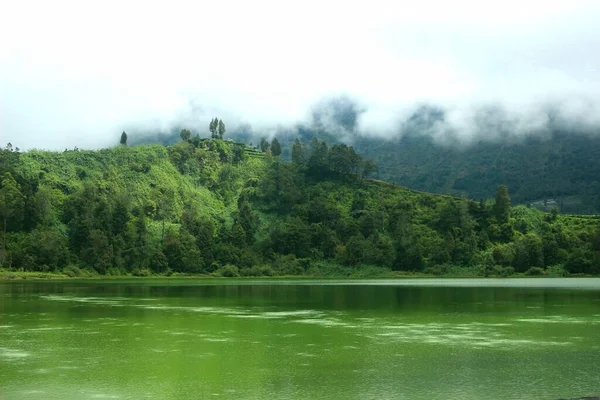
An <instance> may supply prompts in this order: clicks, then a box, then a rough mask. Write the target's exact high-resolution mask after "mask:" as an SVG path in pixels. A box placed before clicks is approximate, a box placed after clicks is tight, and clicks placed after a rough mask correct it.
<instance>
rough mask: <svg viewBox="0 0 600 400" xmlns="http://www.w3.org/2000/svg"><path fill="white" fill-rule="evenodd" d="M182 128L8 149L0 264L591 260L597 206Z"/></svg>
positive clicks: (105, 270) (597, 259)
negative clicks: (584, 211) (476, 189)
mask: <svg viewBox="0 0 600 400" xmlns="http://www.w3.org/2000/svg"><path fill="white" fill-rule="evenodd" d="M221 136H222V135H221ZM181 138H182V140H180V142H179V143H177V144H174V145H169V146H163V145H140V146H127V145H125V143H126V142H127V137H126V135H123V137H122V142H123V143H124V144H123V145H121V146H118V147H114V148H110V149H103V150H98V151H80V150H74V151H65V152H46V151H28V152H24V153H19V152H18V151H15V150H13V149H12V148H10V147H8V148H6V149H4V150H2V151H1V153H0V177H1V178H0V179H1V181H0V188H1V189H0V219H1V221H2V232H1V237H0V268H3V269H9V270H10V269H23V270H28V271H29V270H31V271H57V272H60V271H63V272H65V273H67V274H69V275H72V276H79V275H89V274H96V273H99V274H119V275H122V274H130V273H131V274H134V275H148V274H151V273H158V274H170V273H212V274H216V275H221V276H236V275H244V276H248V275H273V274H278V275H298V274H301V275H313V276H333V275H349V274H355V275H356V274H370V275H374V274H386V273H389V271H392V270H401V271H419V272H429V273H434V274H454V275H482V276H488V275H499V276H506V275H509V274H511V273H513V272H520V273H527V274H549V275H564V274H568V273H571V274H577V273H587V274H596V273H599V272H600V255H599V250H600V234H599V232H598V227H599V225H598V220H596V219H592V218H576V217H569V216H563V215H560V214H556V213H551V214H544V213H542V212H540V211H537V210H534V209H530V208H527V207H524V206H516V207H511V202H510V198H509V192H508V190H506V188H505V187H502V186H501V187H500V188H499V189H498V192H497V194H496V198H495V200H490V201H487V202H474V201H469V200H464V199H456V198H453V197H449V196H442V195H432V194H427V193H419V192H415V191H412V190H408V189H403V188H400V187H396V186H394V185H390V184H386V183H380V182H377V181H372V180H370V179H369V178H368V177H369V175H370V174H371V173H372V172H373V170H374V165H373V163H371V162H369V161H368V160H364V159H362V158H361V157H360V156H359V155H358V154H357V153H356V152H354V149H353V148H351V147H348V146H346V145H339V144H338V145H332V146H329V145H327V144H326V143H325V142H322V141H318V140H313V141H312V143H311V144H310V145H309V146H303V145H302V144H301V143H300V142H299V141H298V142H296V143H295V144H294V146H293V147H292V148H289V147H287V148H286V147H285V146H284V148H283V149H280V148H279V149H278V147H281V146H279V144H278V143H273V142H271V143H267V144H268V145H269V146H266V145H265V146H264V148H265V150H266V153H263V152H261V151H258V150H256V149H254V148H250V147H247V146H245V145H243V144H237V143H234V142H232V141H227V140H222V139H220V138H213V139H200V138H199V137H197V136H195V137H191V135H190V134H189V131H186V132H182V135H181ZM263 144H265V143H263ZM280 152H281V153H283V152H287V153H288V154H290V156H291V158H292V161H290V162H286V161H282V160H281V159H280V157H281V156H279V154H280ZM509 189H510V187H509Z"/></svg>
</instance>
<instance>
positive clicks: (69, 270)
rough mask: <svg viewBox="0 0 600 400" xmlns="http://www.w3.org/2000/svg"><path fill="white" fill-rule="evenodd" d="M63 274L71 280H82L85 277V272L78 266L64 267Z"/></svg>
mask: <svg viewBox="0 0 600 400" xmlns="http://www.w3.org/2000/svg"><path fill="white" fill-rule="evenodd" d="M62 272H63V274H65V275H66V276H68V277H69V278H80V277H83V276H84V272H83V271H82V270H81V269H80V268H79V267H78V266H76V265H72V264H70V265H67V266H66V267H64V268H63V271H62ZM85 275H87V274H85Z"/></svg>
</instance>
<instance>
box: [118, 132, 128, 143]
mask: <svg viewBox="0 0 600 400" xmlns="http://www.w3.org/2000/svg"><path fill="white" fill-rule="evenodd" d="M119 143H121V144H122V145H123V146H127V134H126V133H125V131H123V133H121V140H120V141H119Z"/></svg>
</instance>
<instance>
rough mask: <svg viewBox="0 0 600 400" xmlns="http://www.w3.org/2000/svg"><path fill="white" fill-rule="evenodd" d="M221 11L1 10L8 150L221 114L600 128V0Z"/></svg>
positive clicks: (97, 139)
mask: <svg viewBox="0 0 600 400" xmlns="http://www.w3.org/2000/svg"><path fill="white" fill-rule="evenodd" d="M213 3H214V4H209V3H207V2H192V1H189V2H188V1H173V2H168V3H162V4H161V3H156V2H155V3H152V2H151V3H148V2H142V1H107V2H103V3H101V4H100V3H98V5H91V4H90V3H85V2H83V3H82V2H77V1H68V0H57V1H55V2H52V3H46V2H41V1H39V2H38V1H26V0H25V1H20V2H12V3H11V4H6V5H3V6H2V10H1V12H0V15H1V16H0V35H1V36H2V37H3V38H9V39H10V40H4V41H2V42H1V43H0V143H2V144H3V143H6V142H12V143H13V144H15V145H17V146H20V147H22V148H51V149H62V148H65V147H70V148H71V147H73V146H78V147H88V148H97V147H102V146H107V145H112V144H115V143H117V142H118V138H119V135H120V132H121V131H122V130H126V131H128V132H136V134H137V132H139V134H142V133H143V132H156V131H169V130H170V129H171V128H173V127H175V126H187V127H190V128H192V129H194V130H196V131H197V132H198V133H203V134H206V133H207V127H208V122H209V121H210V120H211V119H212V118H213V117H219V118H222V119H224V120H225V121H226V123H227V125H228V128H229V129H234V128H236V127H244V126H245V127H248V126H251V129H252V131H253V132H260V134H261V135H263V134H264V135H267V136H268V135H273V134H274V133H275V132H277V130H278V129H281V127H292V126H295V125H297V124H318V125H320V126H322V127H323V129H327V130H330V131H334V132H338V133H339V134H361V135H375V136H379V137H394V136H397V135H399V134H402V132H405V131H406V130H407V129H416V128H415V127H416V126H417V125H415V124H416V122H419V124H418V126H420V127H421V128H422V133H424V134H429V135H432V136H433V137H435V138H437V139H438V140H440V141H441V142H444V141H445V140H446V141H447V139H448V137H452V138H453V140H458V141H459V142H461V143H469V142H470V141H472V140H474V139H480V138H484V139H490V140H498V139H502V138H505V137H520V136H522V135H527V134H533V133H536V134H539V133H543V132H544V131H546V130H547V129H548V128H549V127H550V126H552V127H555V126H562V127H574V128H577V129H580V130H582V131H585V132H592V133H593V132H596V131H598V127H599V126H600V112H599V111H600V80H599V79H598V76H599V75H598V73H599V65H600V51H599V50H600V41H599V39H598V38H600V26H599V25H598V24H597V16H598V15H600V3H598V2H595V1H585V0H582V1H578V2H569V1H562V0H560V1H558V0H557V1H552V0H547V1H544V2H541V1H540V2H538V1H530V2H523V1H519V2H517V1H513V0H509V1H503V2H496V3H489V2H486V3H485V4H480V3H477V2H471V1H466V0H464V1H455V2H452V3H451V4H450V3H447V2H439V1H432V0H430V1H423V2H419V4H413V5H407V4H404V3H403V4H399V5H395V6H390V5H389V2H387V1H370V2H368V3H366V2H354V3H352V2H350V3H348V2H341V1H325V2H312V1H303V2H291V3H290V2H286V3H285V4H283V3H280V2H274V1H262V0H259V1H256V2H251V3H248V2H237V1H222V2H213ZM424 106H426V108H423V107H424ZM431 109H436V110H441V111H440V113H438V114H435V113H433V116H432V115H429V112H426V113H425V114H427V116H426V118H429V120H428V122H427V123H424V122H423V121H418V119H419V118H425V116H423V115H421V114H423V110H431ZM436 115H437V116H436Z"/></svg>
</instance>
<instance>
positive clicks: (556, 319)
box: [515, 315, 600, 324]
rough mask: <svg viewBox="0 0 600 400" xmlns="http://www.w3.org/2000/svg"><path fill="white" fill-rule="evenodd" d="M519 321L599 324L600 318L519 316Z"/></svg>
mask: <svg viewBox="0 0 600 400" xmlns="http://www.w3.org/2000/svg"><path fill="white" fill-rule="evenodd" d="M515 321H518V322H532V323H536V324H598V323H600V320H597V319H591V318H586V319H584V318H575V317H567V316H565V315H550V316H547V317H541V318H517V319H515Z"/></svg>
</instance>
